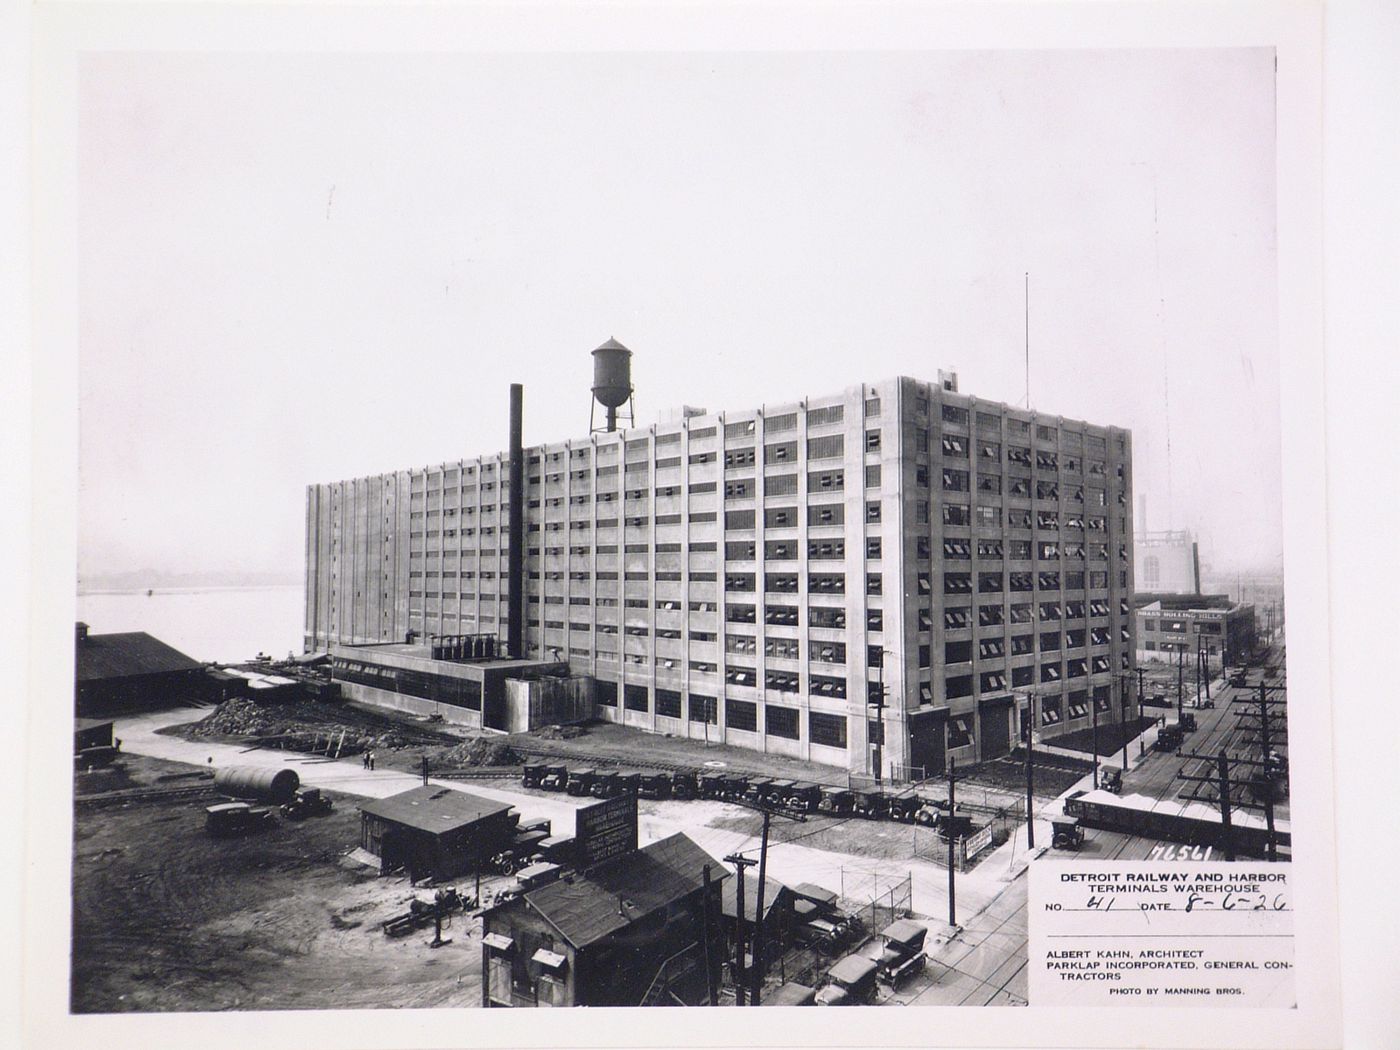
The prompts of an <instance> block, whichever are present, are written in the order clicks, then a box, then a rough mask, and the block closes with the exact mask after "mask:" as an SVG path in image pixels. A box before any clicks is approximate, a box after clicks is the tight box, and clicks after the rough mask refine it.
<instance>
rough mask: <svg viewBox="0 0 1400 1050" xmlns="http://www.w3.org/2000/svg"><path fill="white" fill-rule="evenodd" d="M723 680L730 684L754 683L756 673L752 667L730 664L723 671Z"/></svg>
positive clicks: (756, 679)
mask: <svg viewBox="0 0 1400 1050" xmlns="http://www.w3.org/2000/svg"><path fill="white" fill-rule="evenodd" d="M724 680H725V681H726V682H728V683H729V684H730V685H756V684H757V683H758V674H757V672H755V671H754V669H753V668H752V667H734V666H731V667H730V668H729V669H728V670H727V671H725V672H724Z"/></svg>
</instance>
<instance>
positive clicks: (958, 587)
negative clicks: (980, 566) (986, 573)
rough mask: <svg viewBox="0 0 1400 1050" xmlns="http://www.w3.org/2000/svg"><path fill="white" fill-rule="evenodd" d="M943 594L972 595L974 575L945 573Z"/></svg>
mask: <svg viewBox="0 0 1400 1050" xmlns="http://www.w3.org/2000/svg"><path fill="white" fill-rule="evenodd" d="M943 593H944V594H970V593H972V574H971V573H967V572H945V573H944V574H943Z"/></svg>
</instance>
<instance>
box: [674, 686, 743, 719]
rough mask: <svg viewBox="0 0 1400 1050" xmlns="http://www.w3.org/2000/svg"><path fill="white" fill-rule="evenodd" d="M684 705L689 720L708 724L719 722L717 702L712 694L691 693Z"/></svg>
mask: <svg viewBox="0 0 1400 1050" xmlns="http://www.w3.org/2000/svg"><path fill="white" fill-rule="evenodd" d="M736 702H738V701H736ZM686 707H687V714H688V716H689V719H690V721H692V722H704V723H707V724H709V725H718V724H719V704H718V702H717V701H716V700H715V698H714V697H713V696H701V695H700V694H699V693H691V694H690V702H689V703H688V704H686Z"/></svg>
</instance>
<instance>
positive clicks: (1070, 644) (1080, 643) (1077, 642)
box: [1065, 627, 1084, 649]
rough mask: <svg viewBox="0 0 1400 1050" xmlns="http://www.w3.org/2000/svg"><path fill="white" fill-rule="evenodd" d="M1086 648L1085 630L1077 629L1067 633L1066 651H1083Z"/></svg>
mask: <svg viewBox="0 0 1400 1050" xmlns="http://www.w3.org/2000/svg"><path fill="white" fill-rule="evenodd" d="M1083 647H1084V629H1083V628H1082V627H1076V628H1073V629H1072V630H1068V631H1066V632H1065V648H1066V649H1082V648H1083Z"/></svg>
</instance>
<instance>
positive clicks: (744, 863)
mask: <svg viewBox="0 0 1400 1050" xmlns="http://www.w3.org/2000/svg"><path fill="white" fill-rule="evenodd" d="M724 860H725V863H727V864H733V865H734V870H735V872H736V873H737V875H738V876H739V882H738V883H737V885H736V887H735V903H736V905H737V907H736V908H735V915H734V1005H735V1006H747V1005H748V1004H747V1003H745V1002H744V980H745V976H746V974H747V972H748V971H747V969H746V968H745V966H744V923H745V922H746V921H747V919H746V918H745V915H744V869H745V868H747V867H749V866H750V865H753V864H757V863H758V862H757V861H756V860H754V859H753V858H751V857H745V856H744V855H743V854H742V853H731V854H730V855H729V856H727V857H725V858H724Z"/></svg>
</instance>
